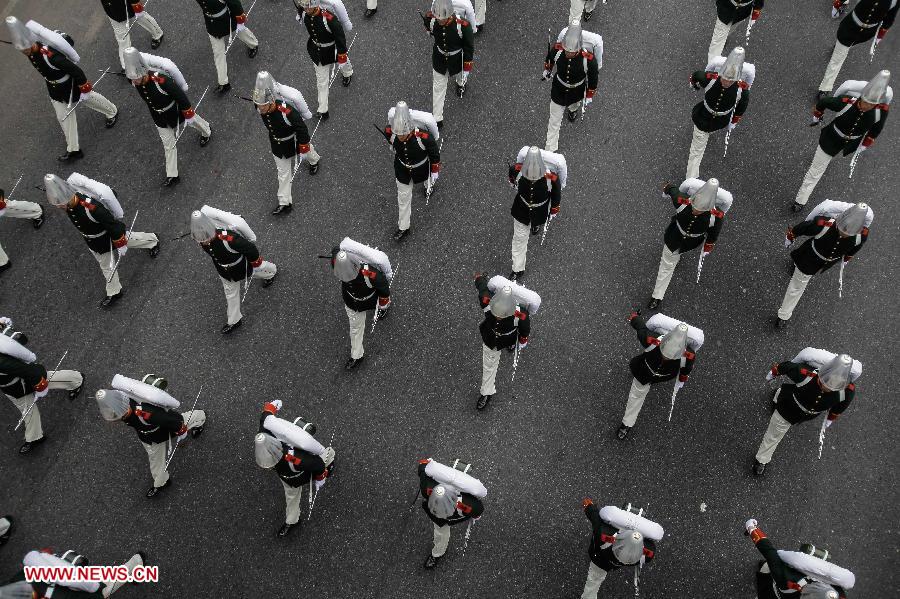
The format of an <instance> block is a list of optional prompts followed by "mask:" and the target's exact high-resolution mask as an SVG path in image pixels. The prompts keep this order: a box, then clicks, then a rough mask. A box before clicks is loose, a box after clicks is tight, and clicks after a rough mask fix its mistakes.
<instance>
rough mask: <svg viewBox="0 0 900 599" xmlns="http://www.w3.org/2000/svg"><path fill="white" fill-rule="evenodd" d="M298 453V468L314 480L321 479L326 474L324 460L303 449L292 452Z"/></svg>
mask: <svg viewBox="0 0 900 599" xmlns="http://www.w3.org/2000/svg"><path fill="white" fill-rule="evenodd" d="M294 453H295V454H296V453H299V454H300V468H301V469H302V470H304V471H305V472H309V475H310V476H312V477H313V478H314V479H316V480H323V479H325V478H326V477H327V476H328V471H327V469H326V468H325V461H324V460H323V459H322V458H320V457H319V456H317V455H316V454H314V453H310V452H308V451H305V450H303V449H298V450H296V451H295V452H294Z"/></svg>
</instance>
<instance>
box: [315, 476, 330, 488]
mask: <svg viewBox="0 0 900 599" xmlns="http://www.w3.org/2000/svg"><path fill="white" fill-rule="evenodd" d="M326 482H328V477H325V478H323V479H322V480H317V481H315V483H316V491H319V490H321V489H322V487H324V486H325V483H326Z"/></svg>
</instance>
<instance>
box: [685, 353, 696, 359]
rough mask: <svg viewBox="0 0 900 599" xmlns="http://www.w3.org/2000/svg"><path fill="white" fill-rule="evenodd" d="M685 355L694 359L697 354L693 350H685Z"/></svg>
mask: <svg viewBox="0 0 900 599" xmlns="http://www.w3.org/2000/svg"><path fill="white" fill-rule="evenodd" d="M684 357H685V358H687V359H688V360H693V359H694V357H695V354H694V352H692V351H685V352H684Z"/></svg>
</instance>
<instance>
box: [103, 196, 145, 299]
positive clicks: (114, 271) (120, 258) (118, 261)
mask: <svg viewBox="0 0 900 599" xmlns="http://www.w3.org/2000/svg"><path fill="white" fill-rule="evenodd" d="M140 212H141V211H140V210H135V211H134V218H133V219H131V227H129V229H128V232H127V233H125V242H126V244H127V243H128V237H129V236H130V235H131V232H132V231H134V221H136V220H137V217H138V214H140ZM125 247H128V246H127V245H126V246H125ZM116 253H117V254H118V251H116ZM111 260H112V256H110V261H111ZM121 262H122V256H121V255H120V256H119V259H118V260H116V263H115V264H114V265H113V269H112V272H111V273H109V278H108V279H106V282H107V284H108V283H109V282H110V281H112V280H113V277H114V276H116V270H118V269H119V264H120V263H121Z"/></svg>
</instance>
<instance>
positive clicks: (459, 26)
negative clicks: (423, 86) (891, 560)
mask: <svg viewBox="0 0 900 599" xmlns="http://www.w3.org/2000/svg"><path fill="white" fill-rule="evenodd" d="M422 19H423V21H424V22H425V30H426V31H427V32H428V33H429V34H431V37H433V38H434V47H433V49H432V52H431V68H432V77H431V105H432V112H433V113H434V118H435V119H437V123H438V127H443V126H444V99H445V98H446V97H447V82H448V81H449V79H450V77H453V81H454V83H456V95H457V96H459V97H460V98H462V97H463V93H465V90H466V78H467V77H468V76H469V73H470V72H471V71H472V65H473V62H472V61H473V60H474V59H475V33H474V29H473V28H474V27H475V25H474V24H473V23H469V22H468V21H467V20H465V19H463V18H462V17H458V16H456V13H454V12H453V3H452V2H451V0H435V1H434V4H433V6H432V9H431V10H429V11H428V12H427V13H425V14H424V15H423V16H422Z"/></svg>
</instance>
